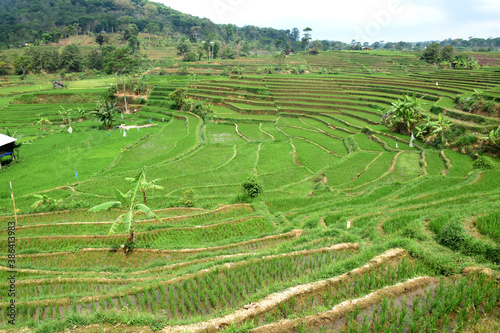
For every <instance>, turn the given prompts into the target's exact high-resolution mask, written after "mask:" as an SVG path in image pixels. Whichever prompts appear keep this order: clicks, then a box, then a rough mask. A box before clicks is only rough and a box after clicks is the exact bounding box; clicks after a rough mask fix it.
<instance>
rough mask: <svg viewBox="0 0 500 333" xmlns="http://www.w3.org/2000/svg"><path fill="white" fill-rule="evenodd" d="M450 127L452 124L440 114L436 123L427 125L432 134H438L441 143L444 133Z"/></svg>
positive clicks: (432, 122)
mask: <svg viewBox="0 0 500 333" xmlns="http://www.w3.org/2000/svg"><path fill="white" fill-rule="evenodd" d="M451 126H452V122H451V121H449V120H448V118H447V117H446V116H443V115H442V114H441V113H440V114H439V115H438V119H437V120H436V121H431V122H430V123H429V127H430V128H431V130H432V134H439V136H440V138H441V142H444V133H445V132H446V131H447V130H449V129H450V127H451Z"/></svg>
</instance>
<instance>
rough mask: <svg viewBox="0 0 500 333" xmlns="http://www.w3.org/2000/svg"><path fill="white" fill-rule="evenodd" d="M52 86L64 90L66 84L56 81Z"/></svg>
mask: <svg viewBox="0 0 500 333" xmlns="http://www.w3.org/2000/svg"><path fill="white" fill-rule="evenodd" d="M52 86H53V87H54V88H56V89H62V88H64V84H63V83H62V82H60V81H54V82H52Z"/></svg>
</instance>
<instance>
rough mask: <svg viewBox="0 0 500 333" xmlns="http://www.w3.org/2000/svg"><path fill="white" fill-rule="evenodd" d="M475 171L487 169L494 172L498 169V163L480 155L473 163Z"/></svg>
mask: <svg viewBox="0 0 500 333" xmlns="http://www.w3.org/2000/svg"><path fill="white" fill-rule="evenodd" d="M472 166H473V167H474V169H486V170H492V169H496V166H497V165H496V163H495V161H493V160H492V159H491V158H490V157H488V156H486V155H480V156H479V157H478V158H477V159H476V160H475V161H474V162H473V163H472Z"/></svg>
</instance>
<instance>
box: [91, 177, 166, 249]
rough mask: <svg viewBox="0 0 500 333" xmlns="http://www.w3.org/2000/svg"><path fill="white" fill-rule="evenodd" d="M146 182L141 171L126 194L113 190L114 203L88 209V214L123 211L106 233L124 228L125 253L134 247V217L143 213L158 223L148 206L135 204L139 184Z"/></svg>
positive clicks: (112, 232)
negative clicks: (125, 238)
mask: <svg viewBox="0 0 500 333" xmlns="http://www.w3.org/2000/svg"><path fill="white" fill-rule="evenodd" d="M145 180H146V173H145V170H142V171H141V173H140V174H139V175H138V176H137V177H135V178H134V182H135V184H134V185H133V187H132V189H130V190H129V191H128V192H127V193H123V192H121V191H120V190H118V189H115V196H116V199H117V200H116V201H109V202H105V203H102V204H100V205H97V206H94V207H92V208H90V209H89V210H88V211H89V212H94V213H95V212H99V211H102V210H109V209H111V208H117V209H122V210H125V211H126V212H125V213H124V214H121V215H120V216H118V217H117V218H116V220H115V221H114V222H113V224H112V225H111V228H110V230H109V232H108V235H110V236H111V235H114V234H116V233H118V232H119V231H120V229H122V228H123V225H124V226H125V232H126V233H128V238H127V242H126V244H125V245H124V247H125V249H126V251H128V250H130V249H132V248H133V247H134V245H135V229H134V222H135V216H136V215H137V214H139V213H144V214H146V215H147V216H148V217H150V218H155V219H156V220H158V221H160V222H161V220H160V218H159V217H158V215H156V214H155V213H154V212H153V211H152V210H151V209H150V208H149V207H148V206H146V205H145V204H142V203H136V202H135V201H136V198H137V192H139V191H140V188H141V184H142V183H143V182H145Z"/></svg>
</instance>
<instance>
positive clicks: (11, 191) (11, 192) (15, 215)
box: [9, 181, 17, 227]
mask: <svg viewBox="0 0 500 333" xmlns="http://www.w3.org/2000/svg"><path fill="white" fill-rule="evenodd" d="M9 184H10V197H11V198H12V206H13V207H14V221H15V223H16V224H15V226H16V227H17V210H16V200H15V199H14V191H13V190H12V182H11V181H10V182H9Z"/></svg>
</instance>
